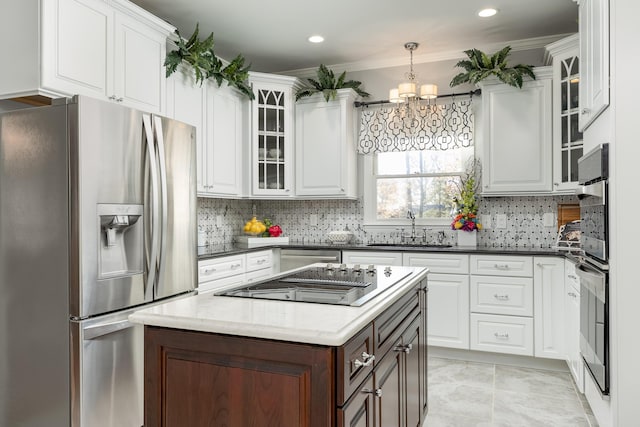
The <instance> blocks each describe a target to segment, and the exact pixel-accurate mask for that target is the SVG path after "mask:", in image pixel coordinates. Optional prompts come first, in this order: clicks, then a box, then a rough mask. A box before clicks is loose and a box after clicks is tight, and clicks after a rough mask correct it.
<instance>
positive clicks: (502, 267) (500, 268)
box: [493, 264, 509, 270]
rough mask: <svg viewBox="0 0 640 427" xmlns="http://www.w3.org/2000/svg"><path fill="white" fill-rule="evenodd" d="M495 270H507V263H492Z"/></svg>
mask: <svg viewBox="0 0 640 427" xmlns="http://www.w3.org/2000/svg"><path fill="white" fill-rule="evenodd" d="M493 267H494V268H495V269H496V270H508V269H509V264H494V266H493Z"/></svg>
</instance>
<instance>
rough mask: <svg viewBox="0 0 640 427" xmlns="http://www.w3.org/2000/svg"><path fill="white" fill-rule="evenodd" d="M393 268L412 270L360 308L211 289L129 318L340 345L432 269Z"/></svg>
mask: <svg viewBox="0 0 640 427" xmlns="http://www.w3.org/2000/svg"><path fill="white" fill-rule="evenodd" d="M393 268H394V269H403V270H406V271H407V272H409V271H411V274H410V275H409V276H408V277H406V278H404V279H402V280H401V281H400V282H398V283H397V284H395V285H394V286H393V287H391V288H390V289H388V290H386V291H385V292H383V293H381V294H380V295H378V296H376V297H375V298H373V299H371V300H370V301H368V302H367V303H365V304H364V305H362V306H360V307H351V306H342V305H329V304H315V303H308V302H293V301H274V300H262V299H249V298H234V297H224V296H216V295H214V293H213V292H207V293H202V294H199V295H194V296H192V297H187V298H183V299H179V300H175V301H171V302H167V303H165V304H160V305H156V306H153V307H151V308H147V309H144V310H140V311H137V312H135V313H134V314H132V315H131V316H129V320H130V321H131V322H134V323H140V324H144V325H149V326H159V327H165V328H173V329H183V330H192V331H201V332H211V333H220V334H228V335H238V336H245V337H255V338H265V339H273V340H281V341H291V342H299V343H308V344H319V345H330V346H340V345H343V344H344V343H346V342H347V341H348V340H349V339H350V338H351V337H352V336H354V335H355V334H356V333H357V332H358V331H360V330H361V329H362V328H363V327H365V326H366V325H367V324H368V323H370V322H371V321H372V320H374V319H375V318H376V317H377V316H378V315H379V314H381V313H382V312H383V311H384V310H385V309H386V308H388V307H389V306H390V305H391V304H393V302H395V301H396V300H397V299H399V298H400V297H401V296H402V295H404V294H405V293H406V292H408V291H409V290H410V289H412V288H413V287H414V286H415V285H416V284H417V283H418V282H420V281H421V280H423V279H424V278H425V277H427V274H428V269H426V268H418V267H393ZM276 277H277V276H276Z"/></svg>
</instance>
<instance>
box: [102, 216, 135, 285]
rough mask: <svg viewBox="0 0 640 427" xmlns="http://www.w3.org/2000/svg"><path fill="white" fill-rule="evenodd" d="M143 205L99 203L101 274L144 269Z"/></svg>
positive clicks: (128, 273)
mask: <svg viewBox="0 0 640 427" xmlns="http://www.w3.org/2000/svg"><path fill="white" fill-rule="evenodd" d="M142 212H143V205H120V204H99V205H98V219H99V227H100V246H99V249H98V277H99V278H100V279H107V278H116V277H124V276H131V275H135V274H142V273H143V272H144V259H143V257H144V224H143V223H144V221H143V217H142Z"/></svg>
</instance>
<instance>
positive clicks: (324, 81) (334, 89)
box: [296, 64, 369, 102]
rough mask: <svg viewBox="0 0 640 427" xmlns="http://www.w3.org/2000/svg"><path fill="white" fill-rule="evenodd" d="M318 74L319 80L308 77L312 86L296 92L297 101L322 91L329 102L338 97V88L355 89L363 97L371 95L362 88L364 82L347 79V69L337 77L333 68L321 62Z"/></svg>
mask: <svg viewBox="0 0 640 427" xmlns="http://www.w3.org/2000/svg"><path fill="white" fill-rule="evenodd" d="M316 75H317V76H318V80H315V79H307V81H308V82H309V84H310V85H311V86H307V87H303V88H301V89H299V90H298V91H297V92H296V101H297V100H299V99H300V98H304V97H306V96H311V95H314V94H316V93H322V94H323V95H324V99H325V101H327V102H329V100H335V99H336V95H337V93H338V89H353V90H355V91H356V93H357V94H358V95H360V96H361V97H363V98H366V97H368V96H369V94H368V93H367V92H365V91H364V90H362V89H360V85H361V84H362V82H359V81H357V80H345V79H346V76H347V72H346V71H343V72H342V74H340V76H338V78H337V79H336V76H335V74H334V73H333V71H332V70H330V69H328V68H327V67H326V66H325V65H323V64H320V67H319V68H318V71H317V72H316Z"/></svg>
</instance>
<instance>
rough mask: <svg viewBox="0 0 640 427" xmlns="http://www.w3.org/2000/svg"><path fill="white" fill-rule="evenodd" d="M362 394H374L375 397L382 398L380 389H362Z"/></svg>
mask: <svg viewBox="0 0 640 427" xmlns="http://www.w3.org/2000/svg"><path fill="white" fill-rule="evenodd" d="M362 393H366V394H375V395H376V397H382V389H381V388H377V389H375V390H371V389H368V388H363V389H362Z"/></svg>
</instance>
